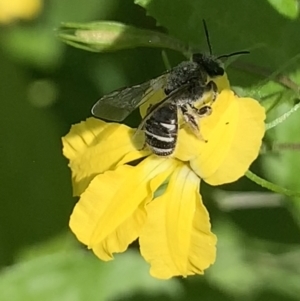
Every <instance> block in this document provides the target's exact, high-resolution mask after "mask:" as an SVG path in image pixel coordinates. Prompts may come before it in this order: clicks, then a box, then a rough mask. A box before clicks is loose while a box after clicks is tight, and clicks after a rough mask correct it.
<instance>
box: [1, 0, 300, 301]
mask: <svg viewBox="0 0 300 301" xmlns="http://www.w3.org/2000/svg"><path fill="white" fill-rule="evenodd" d="M13 2H14V1H11V2H9V1H5V0H2V1H1V0H0V9H1V7H2V6H3V5H4V6H5V5H8V4H9V3H10V4H12V3H13ZM29 2H30V1H29ZM24 3H25V1H24ZM298 3H299V2H298V1H296V0H284V1H283V0H282V1H279V0H268V1H266V0H265V1H263V0H253V1H248V0H239V1H234V0H228V1H223V2H220V1H217V0H186V1H181V0H136V1H135V3H134V2H133V0H110V1H105V0H87V1H80V0H64V1H59V0H49V1H44V2H42V1H41V2H40V5H41V7H42V10H41V11H40V13H39V15H38V16H34V13H32V15H31V18H34V19H32V20H31V21H13V20H12V19H7V21H5V22H4V21H2V19H0V22H3V25H2V26H0V54H1V55H0V65H1V72H0V83H1V84H0V85H1V86H0V100H1V102H0V105H1V110H0V115H1V117H0V137H1V143H0V150H1V157H0V180H1V200H0V202H1V211H0V264H1V266H2V267H3V269H2V272H1V278H0V300H1V301H2V300H3V301H6V300H9V301H15V300H16V301H17V300H49V301H50V300H63V301H67V300H72V301H74V300H79V301H81V300H84V301H86V300H89V301H90V300H91V301H93V300H97V301H99V300H133V301H134V300H200V299H201V300H204V301H205V300H225V301H226V300H251V301H252V300H254V301H263V300H264V301H268V300H272V301H276V300H287V301H288V300H299V299H300V297H299V296H300V291H299V287H300V285H299V284H300V235H299V234H300V231H299V227H300V205H299V204H300V200H299V198H298V199H297V198H288V197H285V196H282V195H275V194H273V193H271V192H266V191H265V190H264V189H263V188H261V187H259V186H257V185H255V184H254V183H252V182H250V181H249V180H248V179H246V178H243V179H241V180H239V181H238V182H236V183H233V184H230V185H225V186H222V187H219V188H218V189H216V188H212V187H209V186H208V185H205V186H203V187H202V190H203V191H202V194H203V198H204V200H205V202H206V205H207V207H208V209H209V211H210V215H211V219H212V226H213V231H214V232H215V233H216V234H217V235H218V239H219V242H218V257H217V262H216V264H215V265H214V266H213V267H212V268H210V269H209V270H208V271H207V273H206V274H205V276H202V277H200V276H199V277H198V276H197V277H191V278H188V279H174V280H171V281H156V280H154V279H151V278H150V276H149V275H148V267H147V265H146V264H145V263H144V261H143V260H142V259H141V257H140V255H139V254H138V251H137V250H136V249H137V248H136V246H135V245H133V247H132V250H130V251H127V252H126V253H125V254H121V255H118V256H116V260H115V261H113V262H108V263H102V262H100V261H99V260H97V259H96V258H95V257H94V256H93V255H92V254H90V253H89V252H87V251H85V250H83V249H81V247H80V246H79V245H78V243H76V242H74V241H73V240H72V239H70V238H69V236H68V235H65V233H67V232H68V231H69V230H68V220H69V216H70V213H71V211H72V207H73V205H74V203H75V202H76V200H74V199H72V197H71V186H70V185H71V181H70V171H69V169H68V167H67V162H66V160H65V159H64V158H63V157H62V154H61V142H60V137H61V136H63V135H65V134H66V132H67V131H68V130H69V128H70V126H71V124H74V123H76V122H79V121H80V120H84V119H85V118H87V117H89V116H90V108H91V106H92V104H93V103H94V102H95V101H96V100H97V99H98V98H99V97H100V96H101V95H103V94H105V93H107V92H110V91H111V90H113V89H116V88H119V87H121V86H126V85H133V84H137V83H139V82H143V81H145V80H148V79H150V78H153V77H155V76H157V75H159V74H161V73H162V72H164V71H165V67H164V63H163V59H162V55H161V49H159V48H145V47H144V48H136V46H147V45H146V44H142V45H141V44H136V45H135V44H134V43H136V42H135V41H132V42H131V43H133V44H131V45H129V46H131V47H129V48H132V49H123V48H125V47H123V46H122V45H121V44H118V45H112V46H114V47H115V48H118V49H121V50H119V51H117V52H113V53H92V52H87V51H83V50H79V49H75V48H73V47H69V46H67V45H65V44H63V43H62V42H61V41H60V40H59V39H57V33H58V31H57V30H56V29H57V28H58V27H59V26H60V25H61V23H62V22H64V23H66V24H77V23H82V22H89V23H90V22H94V21H103V20H113V21H116V22H119V23H121V24H128V25H131V26H134V27H136V28H138V29H140V31H139V32H141V33H143V30H142V29H145V30H147V32H148V33H149V32H150V31H151V34H154V36H155V32H159V34H157V35H158V36H162V35H163V34H169V35H170V36H169V39H170V41H179V43H181V44H182V45H187V46H189V47H191V48H192V49H193V50H201V51H204V52H207V51H208V49H207V44H206V40H205V38H204V32H203V27H202V19H205V20H206V22H207V24H208V28H209V32H210V37H211V42H212V45H213V50H214V53H216V54H223V53H230V52H233V51H237V50H244V49H249V50H250V51H251V54H250V55H248V56H243V57H240V58H238V60H236V61H235V62H232V63H231V64H230V66H229V67H228V76H229V79H230V80H231V83H232V84H233V85H234V87H235V89H236V91H238V93H239V94H243V95H248V96H252V97H255V98H256V99H258V100H259V101H261V103H262V104H263V105H264V106H265V107H266V109H267V111H268V122H271V121H273V120H275V119H276V118H277V117H279V116H281V115H282V114H284V113H285V112H287V111H289V110H290V109H291V108H293V106H294V105H295V104H296V103H297V102H299V88H298V84H297V83H300V67H299V66H300V64H299V55H300V53H299V49H300V40H299V39H297V37H298V34H299V28H300V21H299V18H298V16H299V4H298ZM20 8H21V7H20V6H18V13H15V17H14V18H13V19H16V18H20V19H22V18H23V17H22V14H20V13H19V10H20ZM10 9H11V7H10ZM26 9H28V7H26ZM1 12H2V13H3V12H4V9H3V10H2V9H1ZM24 14H25V13H24ZM9 22H10V23H9ZM4 23H5V24H4ZM123 26H124V25H123ZM129 33H130V32H129ZM126 34H128V31H126V30H125V31H124V32H123V33H122V35H123V38H124V37H125V38H126ZM143 38H145V36H144V37H143ZM116 42H117V41H115V43H116ZM167 44H168V42H167ZM181 44H180V45H181ZM116 46H117V47H116ZM148 46H151V45H148ZM164 47H165V48H168V49H169V50H166V53H167V56H168V59H169V61H170V63H171V65H172V66H174V65H176V64H177V63H178V62H180V61H181V60H182V59H184V55H183V53H179V52H175V51H174V50H176V49H178V48H176V47H168V45H165V46H164ZM127 48H128V47H127ZM170 49H173V50H170ZM178 50H179V51H181V50H180V49H178ZM138 122H139V117H138V115H137V114H133V115H132V116H130V117H129V118H128V120H126V123H127V124H129V125H136V124H138ZM299 126H300V110H298V111H296V112H294V113H293V114H291V115H290V116H289V118H287V119H286V120H285V121H284V122H282V123H280V124H279V125H278V126H276V127H274V128H272V129H270V130H269V131H268V132H267V135H266V137H265V141H264V148H263V149H262V153H261V156H260V158H259V160H257V161H256V162H255V163H254V164H253V166H252V168H251V169H252V170H253V171H255V172H256V173H257V174H259V175H261V176H263V177H265V178H267V179H269V180H270V181H273V182H274V183H277V184H278V185H281V186H283V187H286V188H289V189H292V190H294V191H298V192H299V191H300V185H299V183H300V181H299V178H298V173H299V172H300V156H299V151H300V135H299ZM49 240H50V241H49Z"/></svg>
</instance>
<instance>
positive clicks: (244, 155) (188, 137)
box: [175, 90, 265, 185]
mask: <svg viewBox="0 0 300 301" xmlns="http://www.w3.org/2000/svg"><path fill="white" fill-rule="evenodd" d="M212 109H213V113H212V114H211V115H210V116H208V117H205V118H203V119H201V121H200V131H201V134H202V136H203V137H204V139H205V140H207V142H205V141H203V140H200V139H198V138H197V137H195V135H193V134H191V133H190V132H189V131H188V130H181V131H180V136H179V139H180V140H179V145H178V147H177V149H176V153H175V156H176V157H177V158H179V159H181V160H184V161H187V160H190V165H191V167H192V169H193V170H194V171H195V172H196V173H197V174H198V175H199V176H200V177H201V178H202V179H204V180H205V181H206V182H207V183H209V184H211V185H220V184H224V183H230V182H233V181H236V180H237V179H239V178H240V177H241V176H243V175H244V174H245V172H246V171H247V170H248V168H249V166H250V165H251V163H252V162H253V161H254V160H255V159H256V158H257V156H258V154H259V149H260V146H261V143H262V138H263V136H264V132H265V124H264V119H265V110H264V108H263V107H262V106H261V105H260V104H259V103H258V102H257V101H256V100H254V99H251V98H239V97H237V96H235V95H234V94H233V92H232V91H229V90H223V91H222V92H221V93H220V95H219V96H218V98H217V99H216V101H215V103H214V104H213V106H212Z"/></svg>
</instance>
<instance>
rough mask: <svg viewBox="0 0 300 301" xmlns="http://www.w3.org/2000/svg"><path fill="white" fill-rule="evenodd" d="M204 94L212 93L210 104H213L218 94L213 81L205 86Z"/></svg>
mask: <svg viewBox="0 0 300 301" xmlns="http://www.w3.org/2000/svg"><path fill="white" fill-rule="evenodd" d="M205 91H206V92H212V102H214V101H215V100H216V98H217V96H218V94H219V92H218V87H217V85H216V83H215V82H214V81H212V80H211V81H209V82H208V83H207V84H206V86H205Z"/></svg>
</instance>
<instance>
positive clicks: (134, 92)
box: [92, 21, 249, 156]
mask: <svg viewBox="0 0 300 301" xmlns="http://www.w3.org/2000/svg"><path fill="white" fill-rule="evenodd" d="M203 24H204V29H205V34H206V39H207V43H208V46H209V51H210V54H209V55H207V54H202V53H195V54H193V55H192V59H191V61H184V62H182V63H180V64H179V65H178V66H176V67H174V68H173V69H171V70H169V71H167V72H166V73H164V74H163V75H161V76H159V77H158V78H155V79H152V80H149V81H147V82H145V83H142V84H140V85H135V86H132V87H127V88H121V89H119V90H116V91H113V92H111V93H110V94H108V95H105V96H103V97H102V98H100V99H99V100H98V101H97V102H96V103H95V105H94V106H93V108H92V114H93V115H94V116H95V117H98V118H103V119H108V120H111V121H118V122H120V121H123V120H124V119H125V118H126V117H127V116H128V115H129V114H130V113H131V112H133V111H134V110H135V109H136V108H138V107H140V106H141V105H142V104H144V103H147V101H149V100H150V99H151V98H152V97H153V96H154V95H155V94H156V93H157V92H158V91H161V90H163V91H164V96H163V98H162V99H161V101H160V102H158V103H157V104H155V105H152V106H149V107H148V110H147V114H146V116H145V117H144V119H143V120H142V122H141V123H140V125H139V127H138V130H143V131H144V133H145V146H147V147H148V148H149V149H150V150H151V151H152V152H153V153H154V154H156V155H158V156H170V155H172V154H173V152H174V151H175V148H176V144H177V135H178V129H179V114H181V116H182V117H183V121H184V122H186V123H187V124H188V125H189V127H190V129H191V130H192V132H193V133H194V134H195V135H196V136H197V137H199V139H202V140H204V141H206V140H205V139H204V138H203V137H202V135H201V133H200V130H199V126H198V124H199V119H200V118H203V117H205V116H208V115H210V114H211V113H212V108H211V106H210V105H207V104H205V99H206V98H207V97H210V99H211V102H213V101H215V99H216V97H217V95H218V89H217V85H216V84H215V82H214V79H216V78H217V77H220V76H223V75H224V73H225V70H224V68H223V65H222V62H221V60H220V59H221V58H228V57H231V56H233V55H239V54H245V53H249V52H248V51H239V52H234V53H231V54H226V55H221V56H219V57H214V56H213V55H212V50H211V45H210V42H209V35H208V30H207V27H206V24H205V21H203ZM196 104H197V107H196ZM201 105H202V106H201ZM198 107H199V108H198Z"/></svg>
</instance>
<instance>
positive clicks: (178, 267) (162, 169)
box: [63, 90, 265, 279]
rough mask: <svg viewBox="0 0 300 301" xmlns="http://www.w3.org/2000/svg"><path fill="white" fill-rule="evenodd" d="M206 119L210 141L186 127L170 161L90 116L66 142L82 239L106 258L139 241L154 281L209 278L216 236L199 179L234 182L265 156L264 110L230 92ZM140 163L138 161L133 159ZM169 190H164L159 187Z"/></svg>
mask: <svg viewBox="0 0 300 301" xmlns="http://www.w3.org/2000/svg"><path fill="white" fill-rule="evenodd" d="M212 109H213V113H212V114H211V115H210V116H208V117H205V118H203V119H201V124H200V129H201V133H202V135H203V137H205V139H206V140H207V142H204V141H202V140H200V139H198V138H197V137H195V135H193V134H192V133H191V132H190V131H189V129H188V128H186V127H185V126H183V127H182V128H181V129H180V131H179V135H178V144H177V147H176V150H175V153H174V155H173V156H172V157H171V158H164V157H157V156H156V155H153V154H151V153H150V152H149V151H147V150H139V149H141V146H142V145H143V139H142V138H141V137H137V140H136V141H133V140H132V136H133V134H134V130H133V129H131V128H129V127H127V126H125V125H121V124H115V123H110V124H108V123H105V122H104V121H101V120H97V119H94V118H89V119H87V120H86V121H85V122H81V123H80V124H77V125H74V126H73V127H72V128H71V130H70V132H69V133H68V134H67V135H66V136H65V137H64V138H63V145H64V149H63V153H64V155H65V156H66V157H67V158H68V159H69V161H70V163H69V166H70V168H71V170H72V180H73V188H74V194H75V195H80V199H79V202H78V203H77V204H76V206H75V208H74V211H73V213H72V215H71V219H70V227H71V229H72V231H73V232H74V233H75V235H76V236H77V238H78V240H79V241H81V242H82V243H84V244H85V245H87V246H88V248H90V249H92V250H93V252H94V253H95V254H96V255H97V256H98V257H99V258H100V259H102V260H111V259H112V258H113V253H118V252H123V251H125V250H126V249H127V247H128V245H129V244H130V243H132V242H133V241H134V240H136V239H137V238H139V243H140V250H141V254H142V256H143V257H144V258H145V260H146V261H147V262H148V263H149V264H150V266H151V269H150V273H151V275H153V276H154V277H157V278H161V279H167V278H170V277H173V276H176V275H181V276H183V277H186V276H188V275H193V274H203V272H204V270H205V269H206V268H207V267H209V266H210V265H211V264H213V263H214V261H215V257H216V237H215V235H214V234H213V233H212V232H211V229H210V228H211V226H210V222H209V215H208V213H207V211H206V209H205V207H204V205H203V203H202V199H201V195H200V193H199V187H200V182H201V180H200V179H202V180H204V181H206V182H207V183H209V184H211V185H219V184H224V183H228V182H232V181H235V180H237V179H238V178H240V177H241V176H243V175H244V174H245V172H246V171H247V169H248V168H249V166H250V164H251V163H252V162H253V161H254V160H255V158H256V157H257V156H258V153H259V149H260V146H261V141H262V137H263V135H264V119H265V112H264V109H263V108H262V107H261V106H260V105H259V104H258V102H257V101H255V100H254V99H251V98H239V97H237V96H235V95H234V93H233V92H232V91H230V90H223V91H222V92H221V93H220V94H219V96H218V97H217V99H216V101H215V102H214V104H213V105H212ZM133 161H134V162H133ZM162 185H163V187H164V186H166V188H165V190H164V189H159V188H160V187H161V186H162Z"/></svg>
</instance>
